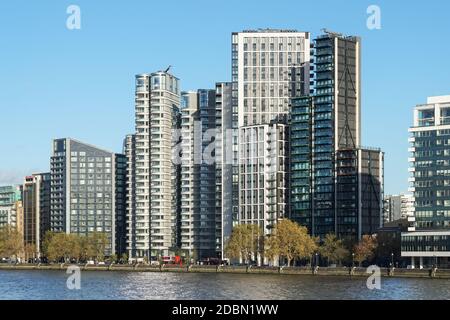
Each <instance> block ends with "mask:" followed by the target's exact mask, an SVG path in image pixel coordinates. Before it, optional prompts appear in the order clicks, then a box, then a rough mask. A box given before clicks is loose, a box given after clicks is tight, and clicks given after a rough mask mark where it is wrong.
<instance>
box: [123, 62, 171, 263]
mask: <svg viewBox="0 0 450 320" xmlns="http://www.w3.org/2000/svg"><path fill="white" fill-rule="evenodd" d="M179 108H180V89H179V80H178V78H176V77H174V76H173V75H171V74H169V73H167V72H163V71H158V72H154V73H151V74H139V75H137V76H136V108H135V112H136V113H135V116H136V117H135V121H136V123H135V125H136V132H135V136H134V137H135V139H134V144H133V143H131V144H130V145H131V146H133V147H132V149H133V151H127V152H126V153H127V154H128V155H129V156H128V162H131V164H129V165H128V171H132V172H134V176H135V178H134V179H135V180H134V181H132V182H131V184H132V186H133V188H132V192H131V195H129V198H130V197H131V198H132V200H131V204H129V206H130V207H129V210H128V217H127V220H128V234H129V236H128V240H127V242H128V244H127V248H128V252H129V257H130V258H131V257H133V258H143V257H147V258H150V257H157V256H160V255H168V254H169V252H170V251H171V249H172V248H174V247H175V246H176V241H177V239H176V223H177V215H178V209H177V208H178V206H177V201H178V196H177V194H178V190H179V189H178V179H179V166H178V165H177V164H176V163H175V162H173V161H172V158H173V154H172V152H173V150H174V146H175V145H176V144H177V137H176V132H175V129H177V127H178V125H179V121H180V113H179ZM129 142H131V141H129ZM129 192H130V191H129ZM129 200H130V199H129ZM154 259H156V258H154Z"/></svg>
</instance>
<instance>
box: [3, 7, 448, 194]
mask: <svg viewBox="0 0 450 320" xmlns="http://www.w3.org/2000/svg"><path fill="white" fill-rule="evenodd" d="M118 2H119V1H117V2H116V1H99V0H96V1H92V0H91V1H88V0H73V1H63V0H53V1H50V0H47V1H44V0H41V1H2V2H1V3H0V133H1V137H2V138H1V139H0V150H1V153H0V184H6V183H15V182H20V181H21V180H22V176H23V175H25V174H29V173H32V172H34V171H42V170H48V169H49V156H50V153H51V141H52V139H53V138H57V137H73V138H77V139H79V140H81V141H85V142H88V143H91V144H95V145H98V146H100V147H103V148H106V149H109V150H112V151H116V152H120V151H121V149H122V139H123V137H124V135H125V134H127V133H132V132H133V123H134V122H133V115H134V114H133V112H134V103H133V98H134V75H135V74H137V73H141V72H151V71H155V70H160V69H162V68H165V67H167V66H168V65H173V66H174V67H173V69H172V72H173V73H174V74H175V75H177V76H178V77H179V78H181V81H182V83H181V86H182V89H183V90H189V89H196V88H213V86H214V83H215V82H216V81H227V80H230V68H231V67H230V59H231V57H230V50H231V48H230V37H231V36H230V34H231V32H232V31H240V30H243V29H254V28H288V29H299V30H302V31H310V32H312V34H313V36H316V35H318V34H319V33H320V30H321V29H322V28H328V29H331V30H335V31H338V32H342V33H345V34H351V35H359V36H361V37H362V40H363V56H362V61H363V92H362V94H363V105H362V120H363V123H362V129H363V132H362V134H363V137H362V141H363V145H365V146H374V147H381V148H382V149H383V150H384V151H385V152H386V163H385V177H386V181H385V188H386V192H387V193H398V192H403V191H406V190H407V185H408V184H407V179H408V172H407V168H408V163H407V158H408V151H407V149H408V141H407V140H408V127H409V126H410V125H411V123H412V108H413V106H414V105H416V104H419V103H423V102H425V101H426V98H427V96H432V95H445V94H450V86H449V84H450V72H449V71H450V58H449V57H450V41H449V32H450V20H449V19H448V13H449V12H450V3H449V2H448V1H445V0H441V1H438V0H429V1H401V0H396V1H380V0H371V1H365V0H350V1H349V0H346V1H336V0H322V1H320V2H319V1H303V0H296V1H294V0H291V1H287V0H277V1H242V0H241V1H235V0H232V1H226V2H215V1H121V2H120V3H118ZM70 4H76V5H78V6H80V8H81V30H72V31H71V30H68V29H67V28H66V19H67V17H68V15H67V14H66V8H67V7H68V6H69V5H70ZM371 4H375V5H378V6H380V8H381V14H382V17H381V18H382V29H381V30H369V29H367V27H366V19H367V17H368V15H367V13H366V9H367V7H368V6H369V5H371Z"/></svg>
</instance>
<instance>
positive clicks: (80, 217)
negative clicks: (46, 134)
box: [50, 138, 116, 255]
mask: <svg viewBox="0 0 450 320" xmlns="http://www.w3.org/2000/svg"><path fill="white" fill-rule="evenodd" d="M115 164H116V158H115V154H114V153H112V152H109V151H105V150H102V149H99V148H97V147H94V146H91V145H88V144H85V143H83V142H80V141H77V140H74V139H70V138H65V139H56V140H54V141H53V155H52V157H51V162H50V173H51V177H50V185H51V195H50V199H51V200H50V201H51V202H50V228H51V231H53V232H65V233H68V234H69V233H73V234H78V235H88V234H89V233H94V232H98V233H104V234H106V235H107V237H108V245H107V248H106V250H105V255H111V254H113V253H115V252H116V229H115V228H116V221H115V220H116V177H115V173H116V169H115Z"/></svg>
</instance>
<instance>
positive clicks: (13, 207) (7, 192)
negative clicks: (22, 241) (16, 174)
mask: <svg viewBox="0 0 450 320" xmlns="http://www.w3.org/2000/svg"><path fill="white" fill-rule="evenodd" d="M21 201H22V191H21V187H20V186H3V187H0V228H1V227H5V226H11V227H14V228H17V229H18V230H19V231H20V230H22V228H23V226H22V225H21V221H22V219H23V218H22V217H21V216H20V215H21V207H22V205H21Z"/></svg>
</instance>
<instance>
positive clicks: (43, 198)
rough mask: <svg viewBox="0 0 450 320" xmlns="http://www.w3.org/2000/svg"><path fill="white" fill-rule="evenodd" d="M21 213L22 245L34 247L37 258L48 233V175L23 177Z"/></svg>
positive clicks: (39, 174)
mask: <svg viewBox="0 0 450 320" xmlns="http://www.w3.org/2000/svg"><path fill="white" fill-rule="evenodd" d="M23 212H24V214H23V236H24V243H25V244H26V245H27V244H28V245H32V246H34V247H35V250H36V254H37V255H38V257H39V255H40V253H41V251H42V242H43V240H44V236H45V233H46V232H47V231H50V173H37V174H33V175H31V176H28V177H25V181H24V183H23Z"/></svg>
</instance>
